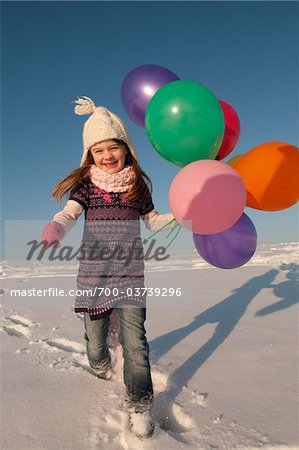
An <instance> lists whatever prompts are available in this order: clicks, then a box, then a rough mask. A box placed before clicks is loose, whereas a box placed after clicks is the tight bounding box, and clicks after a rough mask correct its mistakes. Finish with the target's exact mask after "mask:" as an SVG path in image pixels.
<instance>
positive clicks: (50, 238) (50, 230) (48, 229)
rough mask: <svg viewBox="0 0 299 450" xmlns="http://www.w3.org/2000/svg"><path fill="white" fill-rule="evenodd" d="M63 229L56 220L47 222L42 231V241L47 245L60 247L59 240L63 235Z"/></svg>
mask: <svg viewBox="0 0 299 450" xmlns="http://www.w3.org/2000/svg"><path fill="white" fill-rule="evenodd" d="M64 235H65V230H64V228H63V226H62V225H61V224H60V223H58V222H54V221H53V222H50V223H48V224H47V225H46V226H45V228H44V229H43V231H42V241H44V244H45V245H46V246H47V247H54V248H57V247H60V243H59V241H60V240H61V239H62V238H63V237H64Z"/></svg>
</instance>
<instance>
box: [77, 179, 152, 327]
mask: <svg viewBox="0 0 299 450" xmlns="http://www.w3.org/2000/svg"><path fill="white" fill-rule="evenodd" d="M69 199H70V200H75V201H76V202H78V203H79V204H80V205H82V207H83V208H84V213H85V223H84V233H83V239H82V242H81V251H80V257H79V259H80V263H79V270H78V276H77V297H76V300H75V307H74V310H75V312H76V313H78V312H88V313H89V315H90V318H91V320H95V319H98V318H102V317H104V316H105V315H107V314H110V312H111V311H112V309H113V308H116V307H121V306H124V305H133V306H139V307H145V300H146V296H145V295H144V292H145V290H142V289H141V288H144V261H143V245H142V241H141V236H140V216H142V215H145V214H147V213H149V212H150V211H152V210H153V209H154V205H153V201H152V197H151V194H150V191H149V189H148V187H147V186H146V189H145V194H144V195H143V197H142V198H140V199H138V200H135V201H128V200H126V198H125V194H124V193H123V192H107V191H105V190H103V189H101V188H99V187H98V186H96V185H95V184H94V183H93V182H92V181H91V179H90V178H89V177H87V178H85V179H83V180H82V181H81V182H80V183H79V184H78V185H77V186H76V187H75V188H74V189H73V190H72V191H71V194H70V197H69Z"/></svg>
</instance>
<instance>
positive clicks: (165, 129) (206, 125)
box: [145, 80, 224, 166]
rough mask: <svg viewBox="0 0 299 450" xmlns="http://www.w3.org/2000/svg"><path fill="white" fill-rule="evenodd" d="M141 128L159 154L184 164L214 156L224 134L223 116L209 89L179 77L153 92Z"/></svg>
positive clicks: (175, 162) (181, 164)
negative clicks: (143, 126) (143, 127)
mask: <svg viewBox="0 0 299 450" xmlns="http://www.w3.org/2000/svg"><path fill="white" fill-rule="evenodd" d="M145 129H146V133H147V136H148V139H149V140H150V142H151V144H152V146H153V147H154V149H155V150H156V151H157V152H158V153H159V154H160V155H161V156H162V157H163V158H165V159H167V160H168V161H171V162H173V163H174V164H177V165H179V166H185V165H187V164H189V163H190V162H193V161H197V160H199V159H215V157H216V155H217V152H218V150H219V147H220V145H221V142H222V138H223V134H224V116H223V112H222V109H221V106H220V103H219V102H218V100H217V98H216V97H215V96H214V94H212V92H211V91H209V89H207V88H206V87H204V86H202V85H201V84H199V83H196V82H195V81H186V80H179V81H173V82H172V83H169V84H166V85H165V86H163V87H162V88H161V89H159V90H158V92H156V94H155V95H154V96H153V98H152V99H151V101H150V102H149V105H148V107H147V110H146V114H145Z"/></svg>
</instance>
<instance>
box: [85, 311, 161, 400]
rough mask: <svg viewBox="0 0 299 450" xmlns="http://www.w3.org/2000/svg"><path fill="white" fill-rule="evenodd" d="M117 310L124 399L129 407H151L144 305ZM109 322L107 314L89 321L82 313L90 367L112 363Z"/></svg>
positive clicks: (107, 366)
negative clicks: (108, 341)
mask: <svg viewBox="0 0 299 450" xmlns="http://www.w3.org/2000/svg"><path fill="white" fill-rule="evenodd" d="M116 311H117V315H118V320H119V325H120V333H119V342H120V344H121V345H122V349H123V356H124V383H125V386H126V391H127V397H126V402H127V403H128V405H129V406H131V405H132V406H133V405H136V406H138V405H140V406H141V407H142V406H144V407H146V406H148V407H150V405H151V403H152V400H153V385H152V378H151V369H150V363H149V346H148V343H147V339H146V331H145V328H144V322H145V320H146V308H137V307H133V306H129V307H124V308H117V309H116ZM109 324H110V320H109V316H108V317H104V318H103V319H98V320H91V319H90V317H89V314H88V313H84V326H85V334H84V339H85V341H86V351H87V357H88V360H89V364H90V366H91V367H92V368H93V369H97V370H105V369H107V368H109V367H110V366H111V357H110V352H109V349H108V345H107V336H108V329H109Z"/></svg>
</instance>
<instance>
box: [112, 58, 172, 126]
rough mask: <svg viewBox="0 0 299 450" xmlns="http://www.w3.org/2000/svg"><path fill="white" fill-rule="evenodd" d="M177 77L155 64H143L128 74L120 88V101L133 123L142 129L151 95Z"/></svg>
mask: <svg viewBox="0 0 299 450" xmlns="http://www.w3.org/2000/svg"><path fill="white" fill-rule="evenodd" d="M176 80H179V77H178V76H177V75H176V74H175V73H173V72H171V70H168V69H166V67H163V66H158V65H156V64H145V65H143V66H139V67H136V68H135V69H133V70H131V72H129V73H128V75H127V76H126V78H125V79H124V81H123V83H122V87H121V99H122V103H123V106H124V108H125V110H126V111H127V113H128V115H129V116H130V117H131V119H132V120H134V122H136V123H137V124H138V125H141V126H142V127H144V116H145V111H146V108H147V105H148V104H149V102H150V100H151V98H152V97H153V95H154V94H155V93H156V92H157V91H158V89H160V88H161V87H162V86H164V85H165V84H167V83H170V82H171V81H176Z"/></svg>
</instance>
